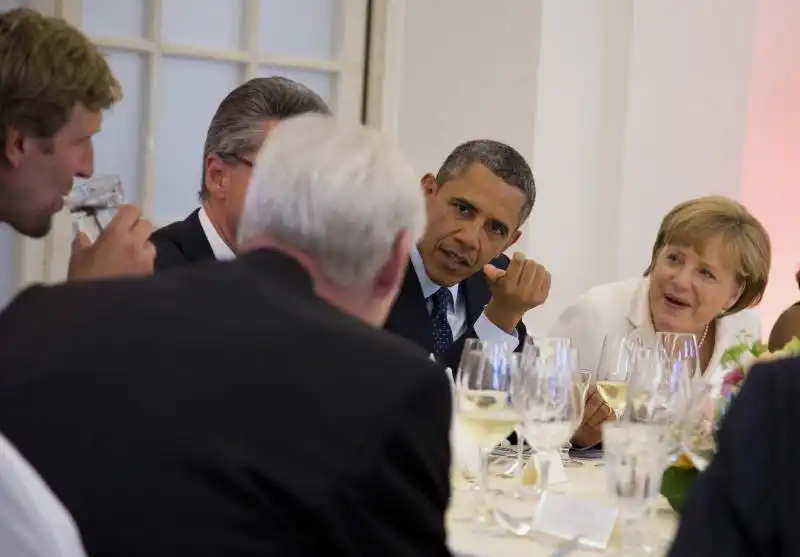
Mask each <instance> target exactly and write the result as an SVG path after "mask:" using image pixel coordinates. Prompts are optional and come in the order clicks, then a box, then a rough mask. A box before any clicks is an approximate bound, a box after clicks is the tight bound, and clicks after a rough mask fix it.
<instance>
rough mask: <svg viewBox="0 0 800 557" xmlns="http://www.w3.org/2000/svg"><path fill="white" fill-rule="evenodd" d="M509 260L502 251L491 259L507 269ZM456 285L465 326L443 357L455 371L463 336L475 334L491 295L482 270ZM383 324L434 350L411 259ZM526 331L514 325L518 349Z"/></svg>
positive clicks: (467, 336) (459, 358)
mask: <svg viewBox="0 0 800 557" xmlns="http://www.w3.org/2000/svg"><path fill="white" fill-rule="evenodd" d="M508 263H509V259H508V257H506V256H505V255H500V256H499V257H496V258H495V259H493V260H492V265H494V266H495V267H497V268H498V269H507V268H508ZM459 289H460V290H459V295H462V294H463V296H464V301H465V303H466V306H467V330H466V331H465V332H464V334H463V335H461V336H460V337H459V338H457V339H456V340H455V342H454V343H453V346H451V347H450V350H449V351H448V352H447V354H446V355H445V358H444V360H445V361H444V362H442V363H444V364H445V365H446V366H448V367H450V368H451V369H453V370H454V371H455V370H457V369H458V363H459V361H460V360H461V352H462V351H463V350H464V340H465V339H468V338H475V336H476V335H475V329H474V328H473V325H474V324H475V321H477V320H478V317H480V316H481V313H483V308H484V306H485V305H486V304H488V303H489V300H490V299H491V297H492V293H491V291H490V290H489V283H488V282H487V281H486V277H485V276H484V274H483V271H479V272H477V273H475V274H474V275H472V276H471V277H469V278H468V279H467V280H465V281H463V282H462V283H461V284H460V286H459ZM386 328H387V329H388V330H390V331H392V332H393V333H396V334H398V335H400V336H403V337H405V338H407V339H409V340H411V341H413V342H415V343H417V344H418V345H420V346H422V347H423V348H424V349H425V350H426V351H427V353H428V354H430V353H431V352H433V325H432V324H431V316H430V313H428V308H427V307H426V305H425V298H424V297H423V294H422V287H421V286H420V284H419V279H418V278H417V273H416V272H415V270H414V266H413V265H412V264H411V262H409V264H408V269H407V270H406V276H405V279H404V280H403V286H402V287H401V288H400V294H399V296H398V297H397V300H396V301H395V303H394V306H392V311H391V313H390V314H389V319H388V320H387V321H386ZM525 335H526V329H525V324H524V323H523V322H522V321H520V322H519V324H518V325H517V336H518V337H519V344H518V345H517V350H521V349H522V345H523V340H524V339H525Z"/></svg>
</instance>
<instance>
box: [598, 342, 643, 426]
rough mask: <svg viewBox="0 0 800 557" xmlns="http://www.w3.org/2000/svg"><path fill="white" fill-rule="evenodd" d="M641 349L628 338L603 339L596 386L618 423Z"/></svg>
mask: <svg viewBox="0 0 800 557" xmlns="http://www.w3.org/2000/svg"><path fill="white" fill-rule="evenodd" d="M639 349H640V346H639V345H638V344H637V343H636V342H634V341H632V340H630V339H629V338H627V337H620V336H614V335H606V337H605V338H604V339H603V348H602V350H601V351H600V361H599V362H598V364H597V370H596V377H595V378H594V384H595V387H596V388H597V392H598V393H599V394H600V396H601V397H603V400H605V401H606V404H608V406H609V407H610V408H611V410H613V412H614V416H615V417H616V419H617V421H619V420H620V419H621V417H622V413H623V412H624V410H625V402H626V388H627V382H628V378H629V377H630V374H631V371H632V369H633V365H634V361H635V356H636V351H637V350H639Z"/></svg>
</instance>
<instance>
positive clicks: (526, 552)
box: [447, 462, 676, 557]
mask: <svg viewBox="0 0 800 557" xmlns="http://www.w3.org/2000/svg"><path fill="white" fill-rule="evenodd" d="M566 473H567V477H568V478H569V481H568V482H567V483H562V484H559V485H556V486H553V488H552V489H553V490H554V491H561V492H564V493H575V494H579V495H581V496H583V497H586V498H589V499H594V500H597V501H602V502H605V503H609V504H613V500H612V499H611V498H610V497H608V496H607V495H606V483H605V477H604V475H603V468H602V467H598V466H596V463H595V462H586V463H584V465H583V466H579V467H574V468H573V467H568V468H566ZM490 483H491V485H492V487H494V488H502V489H511V488H513V486H514V485H515V484H514V480H502V479H499V478H496V477H493V478H492V479H491V482H490ZM464 485H465V484H459V485H458V486H457V487H458V488H462V489H458V488H457V489H455V490H454V492H453V499H452V502H451V505H450V511H449V512H448V518H447V528H448V538H449V544H450V547H451V548H452V549H453V550H455V551H456V552H458V553H462V552H463V553H465V554H467V555H475V556H478V557H517V556H519V557H540V556H541V557H550V555H551V554H552V552H553V550H554V549H555V548H556V547H557V546H558V545H559V543H561V542H562V541H563V540H558V539H555V538H550V537H547V536H544V535H542V534H532V535H531V537H517V536H515V535H513V534H510V533H504V534H498V535H497V536H495V535H486V534H475V533H474V532H473V525H472V524H470V523H469V522H468V521H466V520H465V517H467V516H468V515H469V513H470V508H471V501H472V496H471V494H469V493H467V492H465V491H464V490H463V487H464ZM498 503H499V506H500V508H502V509H504V510H506V511H507V512H509V513H510V514H513V515H515V516H532V515H533V510H534V509H533V505H534V504H535V503H534V502H532V501H528V502H526V503H521V502H518V501H512V500H510V499H508V498H505V497H504V498H502V499H499V500H498ZM668 508H669V507H668V506H667V504H666V501H664V500H662V501H660V502H659V505H658V506H657V511H656V512H655V513H654V514H653V516H654V518H653V520H652V522H651V523H649V524H648V525H647V528H648V529H649V533H650V534H652V535H655V536H657V537H659V538H661V539H669V538H671V537H672V536H673V535H674V532H675V527H676V519H675V515H674V514H672V513H671V511H668ZM613 543H614V542H613V540H612V544H613ZM598 553H599V552H598V550H596V549H588V548H587V549H585V550H576V551H575V552H573V553H570V557H580V556H584V555H585V556H589V555H593V556H595V557H597V555H598Z"/></svg>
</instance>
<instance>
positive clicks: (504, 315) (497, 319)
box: [483, 299, 523, 334]
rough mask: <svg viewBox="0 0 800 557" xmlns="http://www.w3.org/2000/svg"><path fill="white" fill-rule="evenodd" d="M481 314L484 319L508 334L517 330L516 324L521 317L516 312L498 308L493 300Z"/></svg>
mask: <svg viewBox="0 0 800 557" xmlns="http://www.w3.org/2000/svg"><path fill="white" fill-rule="evenodd" d="M483 314H484V315H485V316H486V319H488V320H489V321H491V322H492V323H493V324H494V325H495V326H496V327H498V328H499V329H502V330H503V331H505V332H506V333H508V334H513V333H514V330H515V329H516V328H517V324H518V323H519V322H520V320H521V319H522V315H523V314H520V313H519V312H517V311H513V310H508V309H506V308H504V307H502V306H500V305H499V304H497V303H496V302H495V301H494V299H492V300H490V301H489V303H488V304H487V305H486V307H485V308H484V310H483Z"/></svg>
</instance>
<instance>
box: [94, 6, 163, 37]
mask: <svg viewBox="0 0 800 557" xmlns="http://www.w3.org/2000/svg"><path fill="white" fill-rule="evenodd" d="M149 8H150V1H149V0H114V1H113V2H109V0H83V5H82V8H81V14H82V16H83V30H84V31H85V32H86V33H87V34H89V35H94V36H96V37H137V38H143V37H145V36H146V34H147V28H148V25H147V18H148V13H149Z"/></svg>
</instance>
